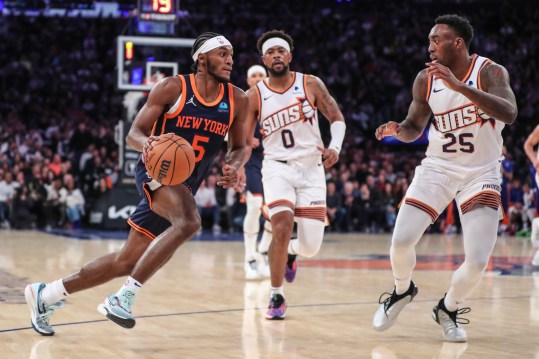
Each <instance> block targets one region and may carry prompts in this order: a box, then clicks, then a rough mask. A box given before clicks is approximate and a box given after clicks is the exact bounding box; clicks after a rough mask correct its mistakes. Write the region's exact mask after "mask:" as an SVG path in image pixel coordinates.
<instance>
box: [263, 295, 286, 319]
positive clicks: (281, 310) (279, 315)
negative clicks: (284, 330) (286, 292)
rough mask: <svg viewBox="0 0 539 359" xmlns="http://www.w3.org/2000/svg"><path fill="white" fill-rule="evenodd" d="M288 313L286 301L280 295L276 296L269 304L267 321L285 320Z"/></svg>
mask: <svg viewBox="0 0 539 359" xmlns="http://www.w3.org/2000/svg"><path fill="white" fill-rule="evenodd" d="M285 313H286V301H285V300H284V297H283V296H282V295H280V294H274V295H273V296H272V297H271V299H270V302H269V306H268V312H267V313H266V319H268V320H283V319H284V316H285Z"/></svg>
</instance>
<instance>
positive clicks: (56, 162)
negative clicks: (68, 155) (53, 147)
mask: <svg viewBox="0 0 539 359" xmlns="http://www.w3.org/2000/svg"><path fill="white" fill-rule="evenodd" d="M49 169H50V170H51V171H52V172H53V173H54V175H55V176H60V174H61V173H62V157H61V156H60V155H59V154H55V155H54V157H53V159H52V162H51V164H50V165H49Z"/></svg>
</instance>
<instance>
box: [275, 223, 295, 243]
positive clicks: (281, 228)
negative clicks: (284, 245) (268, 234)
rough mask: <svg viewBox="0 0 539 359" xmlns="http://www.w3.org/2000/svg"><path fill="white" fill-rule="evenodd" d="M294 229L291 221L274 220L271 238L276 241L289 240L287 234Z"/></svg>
mask: <svg viewBox="0 0 539 359" xmlns="http://www.w3.org/2000/svg"><path fill="white" fill-rule="evenodd" d="M293 230H294V222H293V221H290V223H289V221H276V223H274V224H273V239H274V240H277V241H281V240H289V239H290V238H289V234H290V233H292V231H293Z"/></svg>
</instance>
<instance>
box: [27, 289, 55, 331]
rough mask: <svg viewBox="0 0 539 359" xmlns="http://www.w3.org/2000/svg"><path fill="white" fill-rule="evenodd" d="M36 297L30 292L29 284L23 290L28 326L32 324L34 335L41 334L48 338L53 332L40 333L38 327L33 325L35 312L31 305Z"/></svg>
mask: <svg viewBox="0 0 539 359" xmlns="http://www.w3.org/2000/svg"><path fill="white" fill-rule="evenodd" d="M35 298H36V296H35V294H34V291H33V290H32V285H31V284H29V285H27V286H26V288H24V299H25V300H26V304H28V308H29V309H30V324H32V328H33V329H34V330H35V331H36V333H38V334H41V335H43V336H45V337H50V336H52V335H54V332H42V331H40V330H39V327H38V326H37V325H36V324H35V323H34V317H35V316H36V310H35V308H34V305H33V304H32V303H34V302H35V300H36V299H35Z"/></svg>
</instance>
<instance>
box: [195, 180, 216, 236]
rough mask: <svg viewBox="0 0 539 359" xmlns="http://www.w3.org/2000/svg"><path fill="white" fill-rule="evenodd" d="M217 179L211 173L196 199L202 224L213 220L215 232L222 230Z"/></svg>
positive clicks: (201, 186)
mask: <svg viewBox="0 0 539 359" xmlns="http://www.w3.org/2000/svg"><path fill="white" fill-rule="evenodd" d="M216 182H217V179H216V177H215V176H214V175H209V176H208V177H207V178H206V180H204V181H203V182H202V184H201V185H200V188H199V189H198V192H197V194H196V195H195V201H196V204H197V207H198V211H199V213H200V217H201V219H202V224H203V225H204V223H205V222H206V223H207V221H208V220H211V224H212V230H213V231H214V232H220V231H221V226H220V225H219V223H220V222H221V208H220V207H219V205H218V203H217V198H216V197H215V184H216Z"/></svg>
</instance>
